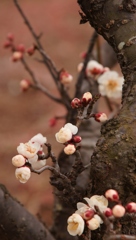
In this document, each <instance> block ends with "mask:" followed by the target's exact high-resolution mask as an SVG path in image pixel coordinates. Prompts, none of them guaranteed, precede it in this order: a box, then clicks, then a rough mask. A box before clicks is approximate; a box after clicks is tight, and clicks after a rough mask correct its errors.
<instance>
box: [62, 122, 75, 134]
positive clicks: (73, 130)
mask: <svg viewBox="0 0 136 240" xmlns="http://www.w3.org/2000/svg"><path fill="white" fill-rule="evenodd" d="M64 128H68V129H70V131H71V132H72V134H76V133H77V132H78V128H77V126H75V125H73V124H71V123H66V124H65V126H64Z"/></svg>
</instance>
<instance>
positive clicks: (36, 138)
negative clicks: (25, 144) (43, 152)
mask: <svg viewBox="0 0 136 240" xmlns="http://www.w3.org/2000/svg"><path fill="white" fill-rule="evenodd" d="M30 141H31V142H33V143H35V142H38V143H39V144H40V145H43V144H45V143H46V142H47V138H46V137H44V136H43V135H42V134H41V133H38V134H37V135H35V136H34V137H32V138H31V140H30Z"/></svg>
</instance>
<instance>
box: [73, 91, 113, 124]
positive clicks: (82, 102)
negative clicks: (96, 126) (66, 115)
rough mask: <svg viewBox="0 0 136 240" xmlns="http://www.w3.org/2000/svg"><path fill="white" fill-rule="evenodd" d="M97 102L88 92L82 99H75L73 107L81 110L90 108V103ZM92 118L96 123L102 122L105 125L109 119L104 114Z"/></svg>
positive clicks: (94, 115)
mask: <svg viewBox="0 0 136 240" xmlns="http://www.w3.org/2000/svg"><path fill="white" fill-rule="evenodd" d="M94 98H95V97H94ZM95 101H96V100H94V99H93V96H92V94H91V93H90V92H86V93H84V94H83V96H82V98H81V99H79V98H74V99H73V100H72V101H71V107H72V108H75V109H78V110H80V109H83V108H85V107H88V106H89V104H90V103H92V104H94V103H95ZM92 117H93V118H94V119H95V121H97V122H101V123H104V122H105V121H107V119H108V118H107V115H106V114H105V113H103V112H99V113H95V114H91V115H90V118H92Z"/></svg>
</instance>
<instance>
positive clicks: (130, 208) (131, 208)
mask: <svg viewBox="0 0 136 240" xmlns="http://www.w3.org/2000/svg"><path fill="white" fill-rule="evenodd" d="M126 211H127V212H129V213H134V212H136V203H135V202H130V203H128V204H127V205H126Z"/></svg>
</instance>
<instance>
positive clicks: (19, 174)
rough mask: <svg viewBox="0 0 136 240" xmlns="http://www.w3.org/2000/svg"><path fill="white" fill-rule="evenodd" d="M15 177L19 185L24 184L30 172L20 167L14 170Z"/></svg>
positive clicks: (26, 168)
mask: <svg viewBox="0 0 136 240" xmlns="http://www.w3.org/2000/svg"><path fill="white" fill-rule="evenodd" d="M15 176H16V178H17V179H18V180H19V181H20V182H21V183H26V182H27V181H28V179H29V178H30V177H31V171H30V169H29V168H28V167H20V168H17V169H16V171H15Z"/></svg>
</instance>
